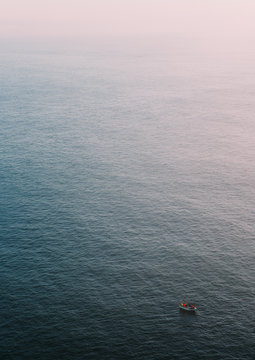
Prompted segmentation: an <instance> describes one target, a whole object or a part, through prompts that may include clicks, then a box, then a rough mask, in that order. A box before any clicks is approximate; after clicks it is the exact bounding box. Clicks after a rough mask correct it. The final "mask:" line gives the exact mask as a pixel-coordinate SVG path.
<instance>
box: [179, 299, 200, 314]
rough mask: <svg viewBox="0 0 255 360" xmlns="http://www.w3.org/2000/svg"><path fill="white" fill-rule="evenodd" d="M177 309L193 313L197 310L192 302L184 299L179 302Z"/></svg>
mask: <svg viewBox="0 0 255 360" xmlns="http://www.w3.org/2000/svg"><path fill="white" fill-rule="evenodd" d="M179 309H180V310H182V311H187V312H192V313H195V312H196V311H197V308H196V307H195V306H194V305H193V304H190V303H187V302H184V301H183V302H180V303H179Z"/></svg>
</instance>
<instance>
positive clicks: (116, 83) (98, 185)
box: [0, 41, 255, 360]
mask: <svg viewBox="0 0 255 360" xmlns="http://www.w3.org/2000/svg"><path fill="white" fill-rule="evenodd" d="M140 45H141V44H140ZM140 45H137V44H136V43H135V42H134V43H133V42H130V43H128V44H127V46H124V45H122V46H118V44H117V45H116V46H115V45H111V46H109V44H107V43H105V44H104V45H102V46H100V45H97V46H92V45H91V44H81V45H80V46H76V47H75V46H73V47H70V49H69V48H66V47H57V46H56V47H54V46H52V47H49V48H47V46H45V44H44V45H42V46H41V47H40V46H39V45H37V46H32V45H31V46H30V47H29V46H24V47H22V46H21V45H20V46H19V47H16V48H15V47H11V48H9V47H8V45H6V44H5V47H4V48H3V49H2V54H1V60H0V78H1V88H0V120H1V132H0V140H1V147H0V159H1V162H0V179H1V193H0V215H1V216H0V226H1V233H0V237H1V238H0V251H1V262H0V276H1V284H0V286H1V292H0V295H1V296H0V299H1V300H0V318H1V320H0V329H1V330H0V334H1V338H0V358H1V359H15V360H16V359H26V360H29V359H31V360H32V359H33V360H34V359H63V360H64V359H100V360H101V359H109V360H115V359H116V360H118V359H129V360H131V359H136V360H142V359H144V360H145V359H146V360H154V359H155V360H158V359H180V360H185V359H187V360H191V359H206V360H209V359H219V360H220V359H224V360H227V359H229V360H230V359H236V360H237V359H238V360H245V359H246V360H251V359H254V356H255V355H254V354H255V334H254V320H255V316H254V309H255V302H254V296H255V279H254V275H255V252H254V251H255V243H254V237H255V222H254V217H255V168H254V154H255V121H254V114H255V102H254V96H255V68H254V66H253V64H254V62H252V61H248V60H249V58H248V59H247V57H245V56H243V57H241V56H240V57H239V56H238V54H235V55H234V56H230V55H229V54H224V56H223V55H222V56H221V55H220V54H218V55H217V56H216V55H215V54H213V53H210V54H207V53H206V51H204V52H202V51H196V49H195V48H194V49H190V48H189V47H188V46H187V47H185V46H183V47H178V46H177V45H176V44H172V43H171V41H170V42H169V43H168V46H167V47H164V46H161V45H162V44H161V45H158V44H157V46H156V45H155V46H154V47H150V46H149V45H148V44H147V45H146V46H145V45H144V46H140ZM181 299H183V300H188V301H192V302H193V303H194V304H195V305H196V306H197V307H198V309H199V312H198V314H197V315H195V316H190V315H187V314H182V313H181V312H180V311H179V309H178V302H179V300H181Z"/></svg>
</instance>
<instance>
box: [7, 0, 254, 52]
mask: <svg viewBox="0 0 255 360" xmlns="http://www.w3.org/2000/svg"><path fill="white" fill-rule="evenodd" d="M254 19H255V0H8V1H7V0H0V37H1V38H9V37H12V38H13V37H14V38H15V37H45V38H47V37H70V38H72V37H77V38H79V37H82V38H84V37H93V36H95V37H100V36H112V35H114V36H124V35H125V36H126V35H131V36H139V35H158V34H166V35H168V34H170V35H171V34H174V35H180V36H184V37H185V36H187V37H197V38H205V39H208V40H210V39H218V41H223V42H224V41H225V42H226V43H227V42H232V43H239V44H244V43H245V44H246V46H249V44H251V42H252V41H254V36H255V20H254Z"/></svg>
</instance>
